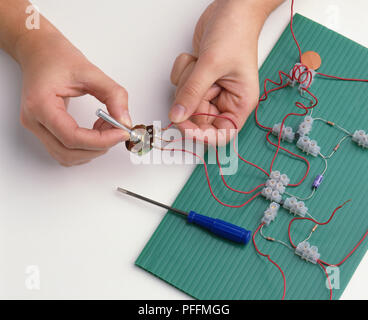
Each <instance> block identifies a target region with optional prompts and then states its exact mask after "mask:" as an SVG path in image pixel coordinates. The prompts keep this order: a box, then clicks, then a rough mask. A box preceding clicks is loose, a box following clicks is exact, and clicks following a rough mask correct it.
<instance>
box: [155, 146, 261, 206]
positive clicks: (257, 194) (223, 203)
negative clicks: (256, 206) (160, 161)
mask: <svg viewBox="0 0 368 320" xmlns="http://www.w3.org/2000/svg"><path fill="white" fill-rule="evenodd" d="M160 150H162V151H181V152H187V153H190V154H192V155H194V156H196V157H197V158H198V159H200V160H201V161H202V162H203V165H204V170H205V174H206V179H207V183H208V187H209V189H210V193H211V195H212V196H213V198H214V199H215V200H216V201H217V202H219V203H220V204H222V205H223V206H225V207H229V208H242V207H244V206H246V205H247V204H248V203H250V202H251V201H253V200H254V199H255V198H257V197H258V196H259V195H260V194H261V192H258V193H256V194H255V195H253V196H252V197H251V198H250V199H248V200H247V201H246V202H244V203H242V204H240V205H230V204H227V203H225V202H223V201H221V200H220V199H219V198H218V197H217V196H216V195H215V194H214V192H213V190H212V186H211V181H210V178H209V175H208V169H207V164H206V161H205V160H204V159H203V158H202V157H201V156H200V155H198V154H196V153H195V152H192V151H189V150H185V149H175V148H173V149H165V148H160Z"/></svg>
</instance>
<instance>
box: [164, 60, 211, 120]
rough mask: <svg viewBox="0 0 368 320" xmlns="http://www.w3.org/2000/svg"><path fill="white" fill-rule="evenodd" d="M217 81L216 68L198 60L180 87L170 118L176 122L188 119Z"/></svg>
mask: <svg viewBox="0 0 368 320" xmlns="http://www.w3.org/2000/svg"><path fill="white" fill-rule="evenodd" d="M216 81H217V75H216V74H215V72H214V70H213V69H212V68H211V67H209V65H208V64H207V63H205V62H203V61H201V60H198V62H197V63H196V65H195V67H194V69H193V71H192V73H191V74H190V76H189V77H188V79H187V80H186V81H185V83H184V84H183V85H182V87H181V88H178V91H177V94H176V98H175V102H174V104H173V107H172V108H171V110H170V113H169V118H170V120H171V121H172V122H174V123H180V122H183V121H185V120H187V119H188V118H189V117H190V116H191V115H192V114H193V113H194V112H195V110H196V109H197V108H198V106H199V105H200V103H201V101H202V99H203V97H204V96H205V95H206V93H207V91H208V90H209V89H210V88H211V86H212V85H213V84H214V83H215V82H216Z"/></svg>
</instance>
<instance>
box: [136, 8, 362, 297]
mask: <svg viewBox="0 0 368 320" xmlns="http://www.w3.org/2000/svg"><path fill="white" fill-rule="evenodd" d="M294 23H295V24H294V28H295V33H296V36H297V38H298V39H299V41H300V43H301V46H302V50H303V51H307V50H315V51H317V52H319V54H320V55H321V57H322V60H323V62H322V67H321V69H320V70H319V71H320V72H324V73H328V74H333V75H340V76H349V77H350V76H351V77H356V78H368V73H367V70H368V50H367V49H366V48H364V47H362V46H360V45H358V44H356V43H354V42H353V41H351V40H349V39H347V38H344V37H342V36H341V35H339V34H337V33H335V32H333V31H331V30H329V29H327V28H325V27H323V26H321V25H319V24H317V23H315V22H313V21H311V20H309V19H307V18H305V17H303V16H300V15H295V20H294ZM297 58H298V52H297V50H296V47H295V44H294V42H293V40H292V37H291V34H290V31H289V29H286V30H285V32H284V33H283V34H282V36H281V38H280V40H279V41H278V42H277V44H276V45H275V47H274V49H273V50H272V52H271V53H270V55H269V57H268V59H267V60H266V62H265V63H264V64H263V66H262V68H261V70H260V78H261V79H260V80H261V83H263V80H264V79H265V78H266V77H271V78H272V79H274V80H277V79H278V77H277V71H278V70H284V71H286V72H288V71H289V70H290V69H291V68H292V66H293V64H294V63H295V62H296V61H297ZM311 91H312V92H313V93H314V94H316V96H317V97H318V98H319V101H320V103H319V106H318V107H317V108H316V109H315V111H314V116H315V117H317V116H320V117H323V118H327V119H328V120H331V121H334V122H336V123H338V124H341V125H342V126H344V127H345V128H347V129H349V130H350V131H355V130H356V129H366V131H368V130H367V129H368V113H367V111H368V94H367V92H368V91H367V84H366V83H353V82H343V81H334V80H326V79H321V78H318V79H316V80H315V82H314V83H313V85H312V88H311ZM300 99H301V97H300V96H299V94H298V90H297V89H296V88H286V89H284V90H282V91H278V92H275V93H272V94H271V96H270V99H269V100H268V101H267V102H265V103H263V104H262V105H261V109H260V113H259V116H260V119H261V122H262V123H265V124H267V125H268V126H272V125H273V124H274V123H278V122H281V120H282V117H283V116H284V115H285V114H286V113H288V112H290V111H295V109H296V107H295V106H294V102H295V101H297V100H300ZM299 111H300V109H297V111H296V112H299ZM300 121H301V118H300V117H291V118H289V119H288V120H287V125H291V126H293V127H294V128H297V125H298V123H299V122H300ZM311 136H312V137H313V138H315V139H316V140H317V141H318V142H319V144H320V145H321V147H322V152H323V153H325V154H328V153H329V152H330V151H331V150H332V148H333V147H334V146H335V145H336V143H337V141H338V139H339V138H340V137H342V136H343V134H342V133H341V132H339V131H338V130H336V129H334V128H331V127H328V126H327V125H324V124H322V123H316V124H315V125H314V128H313V131H312V133H311ZM274 141H275V140H274ZM285 145H287V147H288V148H289V149H291V150H292V151H294V152H297V153H298V154H301V153H300V152H299V150H298V149H297V148H296V147H295V146H293V145H291V144H287V143H285ZM239 152H240V154H241V155H243V156H244V157H245V158H246V159H248V160H250V161H253V162H255V163H257V164H259V165H261V166H262V167H263V168H267V169H268V168H269V165H270V162H271V159H272V156H273V154H274V152H275V149H274V148H273V147H271V146H270V145H268V144H266V142H265V132H264V131H262V130H260V129H259V128H258V127H257V126H256V124H255V121H254V116H251V117H250V119H249V120H248V121H247V123H246V125H245V128H244V129H243V130H242V131H241V133H240V136H239ZM309 158H310V162H311V171H310V175H309V176H308V178H307V179H306V181H305V183H303V184H302V186H300V187H298V188H294V189H290V188H288V191H290V192H292V193H295V194H297V195H300V196H303V195H308V194H309V193H310V190H311V184H312V182H313V180H314V178H315V176H316V175H317V174H319V173H320V172H321V170H322V169H323V161H322V159H321V158H316V159H315V158H313V157H309ZM274 168H276V169H278V170H280V171H281V172H283V173H287V174H288V175H289V176H290V177H291V179H292V181H295V182H296V181H298V180H299V179H300V178H301V177H302V176H303V175H304V172H305V169H306V166H305V164H304V163H303V162H302V161H298V160H295V159H294V158H291V157H289V156H288V155H286V154H285V153H283V152H282V153H281V154H280V155H279V157H278V158H277V161H276V163H275V167H274ZM367 169H368V150H364V149H362V148H360V147H358V146H357V145H356V144H354V143H353V142H352V141H351V140H350V139H349V140H347V141H346V142H345V143H344V144H343V145H342V147H341V149H340V150H339V151H338V153H337V154H336V155H335V156H334V157H333V158H332V159H331V160H330V161H329V169H328V171H327V173H326V175H325V181H324V182H323V184H322V185H321V187H320V189H318V192H317V194H316V195H315V197H314V198H313V199H312V200H310V201H307V206H308V207H309V208H310V212H311V213H312V214H313V215H314V216H315V217H316V219H318V220H319V221H325V220H326V219H327V218H328V217H329V216H330V214H331V212H332V211H333V209H334V208H335V207H337V206H338V205H340V204H341V203H343V202H344V201H345V200H347V199H350V198H351V199H353V201H352V202H351V203H349V204H348V205H347V206H346V207H345V208H343V209H342V210H341V211H339V212H338V213H337V214H336V216H335V218H334V220H332V222H331V223H330V224H329V225H327V226H324V227H319V228H318V229H317V231H316V232H315V233H314V234H313V236H312V238H311V240H310V242H311V243H312V244H314V245H317V246H318V247H319V251H320V253H321V259H323V260H325V261H328V262H331V263H337V262H338V261H340V260H341V259H342V258H343V257H345V255H346V254H347V253H348V252H349V251H350V250H351V249H352V248H353V247H354V246H355V244H356V243H357V242H358V241H359V240H360V238H361V237H362V235H363V234H364V233H365V231H366V229H367V228H368V220H367V218H366V217H367V210H366V208H367V207H368V196H367V195H368V188H367V181H368V170H367ZM209 174H210V177H211V181H212V185H213V189H214V191H215V193H216V194H217V195H218V196H219V197H220V198H221V199H222V200H223V201H226V202H228V203H242V202H244V201H245V199H247V196H244V195H241V194H236V193H234V192H231V191H229V190H227V189H226V188H225V187H224V186H223V184H222V182H221V179H220V176H219V175H218V168H217V166H216V165H210V168H209ZM227 181H228V183H229V184H230V185H231V186H233V187H235V188H239V189H242V190H249V189H250V188H252V187H253V186H255V185H258V184H260V183H263V182H264V181H265V175H264V174H262V173H261V172H260V171H257V169H255V168H253V167H250V166H249V165H247V164H244V163H239V170H238V172H237V174H236V175H234V176H229V177H227ZM267 205H268V203H267V202H266V201H265V200H264V199H263V198H257V199H256V200H255V201H253V202H252V203H251V204H249V205H248V206H246V207H244V208H242V209H231V208H226V207H223V206H221V205H220V204H218V203H217V202H216V201H215V200H214V199H213V198H212V197H211V195H210V193H209V190H208V186H207V183H206V179H205V174H204V170H203V165H198V166H197V168H196V169H195V170H194V172H193V174H192V176H191V177H190V178H189V180H188V182H187V184H186V185H185V187H184V188H183V190H182V191H181V193H180V194H179V196H178V198H177V199H176V201H175V203H174V206H175V207H177V208H180V209H183V210H186V209H187V210H189V209H193V210H196V211H198V212H201V213H203V214H208V215H211V216H213V217H217V218H222V219H225V220H227V221H229V222H232V223H235V224H238V225H241V226H244V227H246V228H248V229H250V230H255V229H256V228H257V226H258V225H259V223H260V219H261V217H262V215H263V212H264V210H265V209H266V207H267ZM291 218H292V216H291V215H290V214H289V213H287V212H286V211H285V210H284V209H282V210H280V211H279V214H278V217H277V219H276V221H275V222H273V223H272V224H271V225H270V226H269V227H268V228H266V229H265V233H267V234H270V235H272V236H273V237H275V238H278V239H281V240H283V241H285V242H288V238H287V225H288V222H289V221H290V219H291ZM312 227H313V224H312V223H310V222H301V223H295V225H294V228H293V232H292V235H293V238H294V242H296V243H298V241H301V240H303V239H304V238H305V237H306V235H308V234H309V232H310V230H311V228H312ZM257 242H258V246H259V248H260V249H261V250H262V251H263V252H265V253H269V254H270V255H271V257H272V258H273V259H274V260H275V261H276V262H277V263H279V264H280V266H281V267H282V268H283V269H284V271H285V274H286V281H287V291H286V299H328V298H329V291H328V290H327V288H326V286H325V281H326V278H325V275H324V273H323V271H322V269H321V268H320V267H319V266H318V265H313V264H310V263H307V262H304V261H302V260H301V259H300V258H299V257H298V256H296V255H294V254H293V252H292V251H290V250H288V249H287V248H285V247H283V246H281V245H278V244H276V243H270V242H266V241H265V240H263V239H262V238H261V237H260V236H257ZM366 248H367V243H363V245H362V246H361V247H360V248H359V249H358V250H357V251H356V252H355V254H354V255H353V256H352V257H351V258H350V259H349V260H348V261H347V262H346V263H345V264H344V265H343V266H342V267H341V269H340V289H339V290H334V292H333V297H334V299H338V298H339V297H340V296H341V294H342V292H343V291H344V289H345V287H346V285H347V284H348V282H349V280H350V278H351V276H352V275H353V273H354V271H355V269H356V267H357V266H358V264H359V262H360V260H361V259H362V257H363V255H364V253H365V251H366ZM136 264H137V265H138V266H140V267H142V268H144V269H145V270H147V271H149V272H151V273H152V274H154V275H156V276H158V277H160V278H162V279H163V280H165V281H167V282H168V283H170V284H172V285H174V286H175V287H177V288H179V289H180V290H182V291H184V292H186V293H187V294H189V295H191V296H193V297H195V298H198V299H279V298H281V296H282V278H281V275H280V273H279V271H278V270H277V269H276V268H275V267H274V266H273V265H272V264H271V263H270V262H268V261H267V259H265V258H264V257H261V256H259V255H257V254H256V251H255V249H254V247H253V245H252V244H249V245H247V246H245V247H243V246H239V245H234V244H232V243H230V242H226V241H223V240H221V239H218V238H216V237H214V236H212V235H210V234H209V233H207V232H206V231H202V230H200V229H197V228H195V227H193V226H191V225H188V224H186V223H185V222H183V219H182V218H181V217H177V216H175V215H173V214H167V215H166V216H165V218H164V219H163V220H162V222H161V224H160V225H159V227H158V228H157V230H156V231H155V233H154V234H153V236H152V238H151V239H150V241H149V242H148V243H147V245H146V247H145V248H144V250H143V252H142V253H141V255H140V256H139V258H138V260H137V261H136Z"/></svg>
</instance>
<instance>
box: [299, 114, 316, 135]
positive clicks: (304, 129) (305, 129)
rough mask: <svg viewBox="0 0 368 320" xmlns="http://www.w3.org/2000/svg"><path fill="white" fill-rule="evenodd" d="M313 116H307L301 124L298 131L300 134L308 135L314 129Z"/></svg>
mask: <svg viewBox="0 0 368 320" xmlns="http://www.w3.org/2000/svg"><path fill="white" fill-rule="evenodd" d="M313 121H314V120H313V118H312V117H311V116H305V117H304V121H303V122H302V123H301V124H300V125H299V129H298V131H297V132H298V133H299V135H300V136H305V135H308V134H309V133H310V132H311V131H312V126H313Z"/></svg>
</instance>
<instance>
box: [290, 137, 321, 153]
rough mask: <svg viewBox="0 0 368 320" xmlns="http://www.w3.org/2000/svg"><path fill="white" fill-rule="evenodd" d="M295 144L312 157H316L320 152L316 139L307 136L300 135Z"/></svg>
mask: <svg viewBox="0 0 368 320" xmlns="http://www.w3.org/2000/svg"><path fill="white" fill-rule="evenodd" d="M296 146H297V147H298V148H299V149H301V150H302V151H303V152H305V153H306V154H310V155H312V156H313V157H317V156H318V154H319V153H320V152H321V147H320V146H318V144H317V141H315V140H311V139H310V138H309V137H307V136H303V137H300V138H299V140H298V142H297V143H296Z"/></svg>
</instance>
